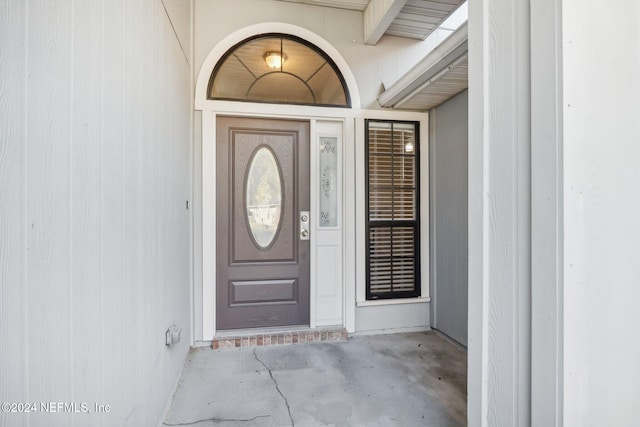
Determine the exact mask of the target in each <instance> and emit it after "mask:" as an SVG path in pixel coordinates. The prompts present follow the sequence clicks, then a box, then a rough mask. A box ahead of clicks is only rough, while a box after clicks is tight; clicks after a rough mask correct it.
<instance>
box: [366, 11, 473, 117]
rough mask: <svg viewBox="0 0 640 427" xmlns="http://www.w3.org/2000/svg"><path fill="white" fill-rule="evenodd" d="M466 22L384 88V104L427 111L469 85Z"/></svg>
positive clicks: (382, 103) (379, 99)
mask: <svg viewBox="0 0 640 427" xmlns="http://www.w3.org/2000/svg"><path fill="white" fill-rule="evenodd" d="M467 37H468V33H467V24H466V23H465V24H464V25H462V26H461V27H460V28H458V29H457V30H456V31H455V32H454V33H452V34H451V35H450V36H449V37H448V38H446V39H445V40H444V41H443V42H442V43H441V44H440V45H439V46H437V47H436V48H435V49H434V50H433V51H431V52H430V53H429V54H428V55H427V56H426V57H425V58H424V59H423V60H422V61H420V62H419V63H418V64H417V65H416V66H415V67H413V68H412V69H411V70H409V71H408V72H407V73H406V74H405V75H404V76H402V77H401V78H400V79H399V80H398V81H397V82H396V83H394V84H393V85H392V86H391V87H389V88H388V89H387V90H385V91H384V92H383V93H382V94H381V95H380V96H379V97H378V102H379V103H380V105H381V106H383V107H391V108H394V109H400V110H419V111H426V110H429V109H431V108H433V107H437V106H438V105H440V104H442V103H443V102H445V101H446V100H448V99H450V98H452V97H453V96H455V95H457V94H458V93H460V92H462V91H464V90H465V89H466V88H467V87H468V76H467V69H468V54H467Z"/></svg>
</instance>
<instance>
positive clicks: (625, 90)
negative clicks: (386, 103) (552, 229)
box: [562, 0, 640, 427]
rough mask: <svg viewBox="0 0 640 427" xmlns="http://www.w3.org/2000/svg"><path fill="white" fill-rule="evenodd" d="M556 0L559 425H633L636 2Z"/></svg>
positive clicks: (638, 208)
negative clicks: (560, 123) (560, 54)
mask: <svg viewBox="0 0 640 427" xmlns="http://www.w3.org/2000/svg"><path fill="white" fill-rule="evenodd" d="M611 6H612V4H608V3H603V2H601V1H595V0H589V1H583V0H565V1H564V2H563V11H562V13H563V19H562V23H563V50H564V64H563V68H564V69H563V73H564V78H563V81H564V111H563V116H564V135H563V138H564V214H565V216H564V218H565V221H564V248H565V253H564V255H565V257H564V425H565V426H567V427H572V426H602V425H610V426H614V425H615V426H638V425H640V406H639V403H640V391H639V390H640V389H639V388H638V382H639V380H640V363H639V361H640V341H638V336H639V334H640V333H639V331H638V325H640V309H639V307H640V305H639V304H640V303H639V301H640V262H639V261H640V245H639V243H638V242H640V121H639V120H638V119H639V118H640V80H639V79H638V76H639V75H640V29H639V28H638V22H639V21H640V3H638V2H637V0H623V1H619V2H616V4H615V7H611Z"/></svg>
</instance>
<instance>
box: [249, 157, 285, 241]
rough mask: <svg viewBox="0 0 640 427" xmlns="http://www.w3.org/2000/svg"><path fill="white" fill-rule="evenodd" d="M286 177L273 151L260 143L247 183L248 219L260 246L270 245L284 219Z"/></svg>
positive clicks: (250, 163) (252, 159) (251, 163)
mask: <svg viewBox="0 0 640 427" xmlns="http://www.w3.org/2000/svg"><path fill="white" fill-rule="evenodd" d="M281 182H282V177H281V175H280V168H279V167H278V162H277V161H276V158H275V157H274V155H273V152H272V151H271V150H270V149H269V148H267V147H264V146H263V147H260V148H258V149H257V150H256V151H255V152H254V153H253V156H252V158H251V160H250V161H249V173H248V174H247V181H246V185H245V191H246V209H247V212H246V214H247V223H248V224H249V229H250V230H251V234H252V235H253V240H254V242H255V243H256V244H257V246H258V247H259V248H260V249H267V248H268V247H269V246H270V245H271V243H272V242H273V240H274V239H275V237H276V235H277V234H278V230H279V228H280V222H281V221H282V185H281Z"/></svg>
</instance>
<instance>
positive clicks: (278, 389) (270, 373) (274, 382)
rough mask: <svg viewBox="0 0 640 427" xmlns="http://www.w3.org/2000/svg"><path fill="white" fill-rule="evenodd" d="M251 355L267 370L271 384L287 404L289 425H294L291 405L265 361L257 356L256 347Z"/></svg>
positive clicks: (293, 426)
mask: <svg viewBox="0 0 640 427" xmlns="http://www.w3.org/2000/svg"><path fill="white" fill-rule="evenodd" d="M253 356H254V357H255V358H256V360H257V361H258V362H260V363H261V364H262V366H264V368H265V369H266V370H267V372H269V376H270V377H271V381H273V384H274V385H275V386H276V390H277V391H278V393H279V394H280V396H282V399H283V400H284V404H285V405H287V411H289V420H291V426H292V427H295V425H296V424H295V422H294V421H293V415H291V407H290V406H289V401H288V400H287V398H286V397H285V395H284V394H283V393H282V390H280V387H279V386H278V381H276V379H275V378H274V377H273V373H272V372H271V369H270V368H269V367H268V366H267V364H266V363H264V362H263V361H262V360H261V359H260V358H259V357H258V353H256V349H255V348H254V349H253Z"/></svg>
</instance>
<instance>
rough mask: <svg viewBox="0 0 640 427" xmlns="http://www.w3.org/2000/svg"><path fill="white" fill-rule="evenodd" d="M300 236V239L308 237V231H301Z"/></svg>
mask: <svg viewBox="0 0 640 427" xmlns="http://www.w3.org/2000/svg"><path fill="white" fill-rule="evenodd" d="M300 235H301V236H302V237H309V230H302V231H301V232H300Z"/></svg>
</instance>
